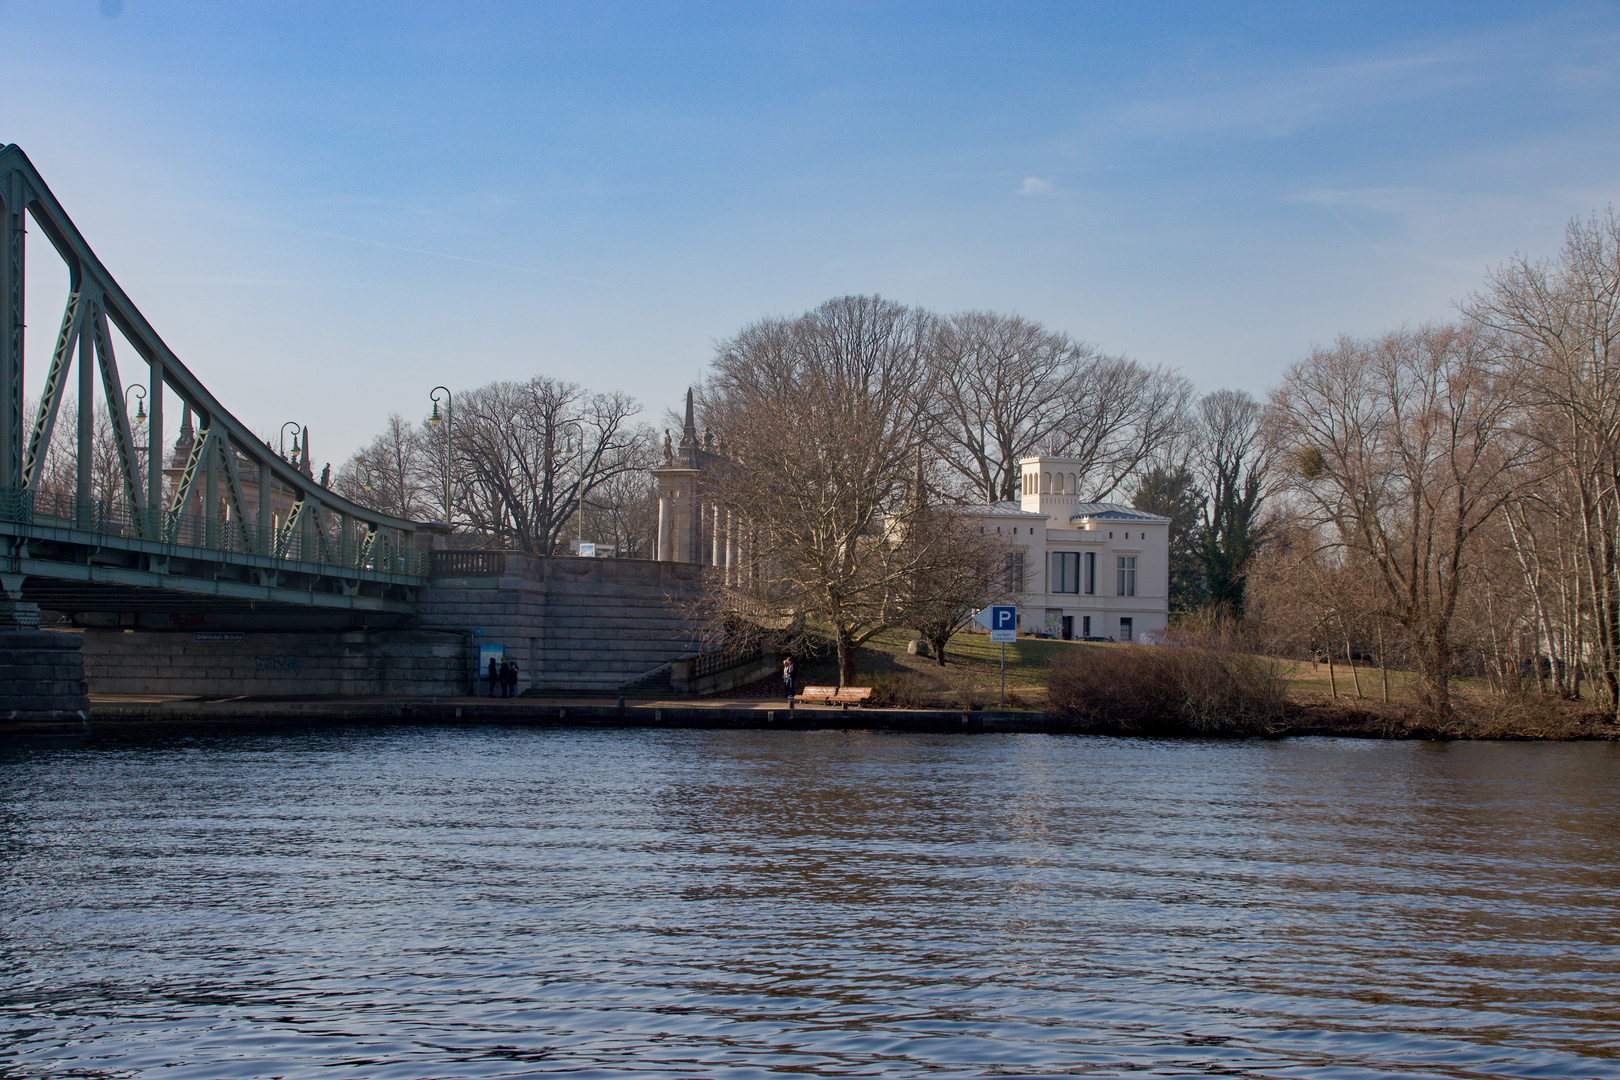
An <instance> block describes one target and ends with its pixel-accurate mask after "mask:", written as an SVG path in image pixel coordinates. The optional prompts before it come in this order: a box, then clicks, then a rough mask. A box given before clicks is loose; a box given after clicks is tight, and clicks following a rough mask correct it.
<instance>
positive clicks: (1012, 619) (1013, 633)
mask: <svg viewBox="0 0 1620 1080" xmlns="http://www.w3.org/2000/svg"><path fill="white" fill-rule="evenodd" d="M973 621H974V622H976V623H978V624H979V625H980V626H982V627H984V628H985V629H986V630H988V631H990V640H991V641H997V642H1000V643H1002V644H1003V645H1006V644H1009V643H1011V642H1014V641H1017V640H1018V609H1017V608H1016V607H1013V606H1012V605H1011V604H995V605H992V606H991V607H987V608H985V609H984V610H983V611H981V612H979V613H978V614H977V615H975V616H973Z"/></svg>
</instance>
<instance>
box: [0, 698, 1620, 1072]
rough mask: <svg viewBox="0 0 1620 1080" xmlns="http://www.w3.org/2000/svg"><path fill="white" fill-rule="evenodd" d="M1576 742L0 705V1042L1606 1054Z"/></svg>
mask: <svg viewBox="0 0 1620 1080" xmlns="http://www.w3.org/2000/svg"><path fill="white" fill-rule="evenodd" d="M1617 796H1620V753H1617V752H1616V749H1615V748H1613V747H1610V746H1603V745H1590V744H1588V745H1557V746H1536V745H1451V746H1441V745H1422V744H1378V743H1361V742H1349V741H1345V742H1336V741H1320V740H1303V741H1292V742H1282V743H1245V744H1187V743H1150V742H1132V741H1115V740H1104V739H1070V738H1050V737H1044V736H960V737H945V736H902V735H884V734H860V733H789V732H596V731H568V730H504V729H483V730H476V729H475V730H437V729H425V730H423V729H415V730H387V729H367V730H358V729H357V730H346V731H340V732H326V733H303V734H295V735H285V736H265V737H259V736H252V737H250V736H235V737H230V738H201V739H170V740H165V741H150V742H127V741H117V740H105V739H98V740H93V741H90V742H88V743H77V744H72V745H61V744H58V745H47V744H32V745H13V746H10V747H6V748H0V1076H36V1075H38V1076H109V1077H110V1076H140V1077H147V1076H159V1075H161V1076H164V1077H177V1078H178V1077H206V1078H215V1077H247V1076H278V1077H308V1076H321V1077H349V1076H364V1077H450V1076H478V1077H489V1076H524V1075H535V1074H544V1073H551V1072H570V1073H573V1074H575V1075H580V1076H592V1075H601V1074H608V1073H617V1072H623V1071H631V1070H635V1071H641V1072H648V1073H664V1074H681V1075H694V1076H704V1075H715V1074H717V1073H720V1072H726V1073H728V1075H729V1074H734V1075H739V1076H747V1075H750V1074H766V1073H772V1072H785V1071H795V1072H806V1073H812V1074H852V1075H870V1074H874V1073H890V1074H920V1073H930V1074H934V1073H938V1074H962V1075H982V1074H1020V1073H1028V1074H1038V1073H1060V1072H1068V1073H1078V1074H1086V1075H1099V1076H1108V1075H1119V1074H1131V1075H1148V1076H1178V1075H1195V1074H1196V1075H1209V1074H1216V1075H1226V1076H1264V1077H1320V1078H1333V1080H1348V1078H1355V1077H1371V1076H1385V1075H1419V1076H1447V1077H1476V1076H1523V1077H1553V1076H1570V1077H1620V1058H1617V1055H1620V1005H1617V1003H1616V993H1617V991H1620V894H1617V887H1620V854H1617V840H1620V799H1617Z"/></svg>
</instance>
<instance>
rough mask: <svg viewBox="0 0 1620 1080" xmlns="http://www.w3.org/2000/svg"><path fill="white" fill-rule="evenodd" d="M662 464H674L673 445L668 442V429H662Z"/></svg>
mask: <svg viewBox="0 0 1620 1080" xmlns="http://www.w3.org/2000/svg"><path fill="white" fill-rule="evenodd" d="M664 464H665V465H673V464H675V445H674V443H672V442H670V439H669V428H665V429H664Z"/></svg>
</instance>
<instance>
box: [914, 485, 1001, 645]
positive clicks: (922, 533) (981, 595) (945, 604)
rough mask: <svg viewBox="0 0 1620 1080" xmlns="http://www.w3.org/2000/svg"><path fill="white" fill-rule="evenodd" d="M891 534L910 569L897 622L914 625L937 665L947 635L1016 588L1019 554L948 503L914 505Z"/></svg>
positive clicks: (948, 636) (946, 641)
mask: <svg viewBox="0 0 1620 1080" xmlns="http://www.w3.org/2000/svg"><path fill="white" fill-rule="evenodd" d="M918 472H919V479H921V477H920V473H921V470H920V469H919V470H918ZM891 535H892V536H893V538H894V539H895V540H896V541H897V542H898V543H899V545H900V546H901V548H902V551H901V555H900V561H901V562H902V563H904V564H905V565H907V566H909V567H910V568H911V570H910V572H909V574H908V575H907V576H906V578H905V580H904V582H903V584H902V595H901V614H900V616H899V620H900V621H901V622H902V623H904V624H905V625H907V626H910V627H913V628H915V629H916V631H917V634H918V636H919V637H921V638H922V639H923V640H924V641H926V642H928V644H929V646H931V647H932V649H933V651H934V662H935V663H937V664H938V665H940V666H941V667H943V666H944V665H945V648H946V646H947V645H948V644H949V643H950V640H951V638H952V637H954V636H955V635H956V633H957V632H958V631H959V630H963V629H966V627H967V626H968V624H969V623H970V622H972V620H973V616H974V615H975V614H977V613H978V612H979V611H980V610H981V609H982V608H983V607H984V606H985V605H987V604H995V603H1000V602H1002V601H1004V600H1005V599H1006V598H1007V597H1009V596H1011V595H1014V594H1015V593H1016V592H1017V591H1018V590H1019V589H1021V587H1022V584H1023V583H1022V576H1023V575H1022V572H1021V570H1018V571H1015V565H1014V562H1013V560H1016V559H1021V558H1022V557H1023V552H1022V550H1013V549H1011V548H1009V547H1008V545H1007V544H1006V543H1004V542H1003V541H1001V539H1000V538H999V537H998V536H997V535H996V534H994V533H990V532H988V531H987V530H986V529H985V526H984V523H983V519H981V518H976V517H974V516H973V515H970V514H964V513H962V511H961V510H960V509H959V508H957V507H954V506H951V505H949V504H942V505H933V506H929V505H919V506H915V507H914V508H913V511H912V513H911V514H910V515H909V519H908V520H907V522H906V524H905V526H904V528H903V529H901V530H897V531H896V532H895V533H893V534H891Z"/></svg>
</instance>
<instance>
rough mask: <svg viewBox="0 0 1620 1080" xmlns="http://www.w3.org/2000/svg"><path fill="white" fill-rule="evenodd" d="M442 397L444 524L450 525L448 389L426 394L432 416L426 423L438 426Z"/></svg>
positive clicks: (449, 411) (443, 388) (437, 388)
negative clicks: (441, 399)
mask: <svg viewBox="0 0 1620 1080" xmlns="http://www.w3.org/2000/svg"><path fill="white" fill-rule="evenodd" d="M440 394H443V395H444V523H445V524H446V525H448V524H450V413H451V401H452V396H451V393H450V389H449V387H445V386H435V387H434V388H433V389H432V390H431V391H429V393H428V399H429V400H430V401H432V402H433V415H432V416H430V417H428V423H430V424H432V425H433V426H434V427H438V426H439V395H440Z"/></svg>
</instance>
